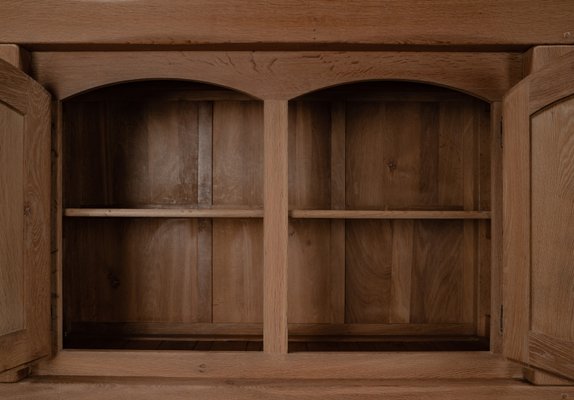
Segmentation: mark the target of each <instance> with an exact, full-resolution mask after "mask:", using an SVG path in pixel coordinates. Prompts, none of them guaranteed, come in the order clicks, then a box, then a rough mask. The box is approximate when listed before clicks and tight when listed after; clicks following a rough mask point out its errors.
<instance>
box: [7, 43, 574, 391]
mask: <svg viewBox="0 0 574 400" xmlns="http://www.w3.org/2000/svg"><path fill="white" fill-rule="evenodd" d="M523 59H526V58H525V57H524V56H523V55H522V54H521V53H478V52H477V53H471V52H458V53H443V52H428V53H425V52H420V53H400V52H376V51H373V52H289V51H285V52H264V51H263V52H241V51H240V52H230V53H225V52H202V51H198V52H185V51H183V52H175V51H174V52H171V51H170V52H122V51H119V52H81V53H80V52H77V53H76V52H35V53H33V54H32V61H31V65H32V72H31V76H32V77H33V78H34V79H32V78H31V77H30V76H27V75H26V74H24V73H23V72H22V71H20V70H18V69H17V68H15V67H13V66H11V65H9V64H8V63H7V62H3V61H2V62H1V63H0V167H1V168H0V187H1V188H2V206H1V208H0V216H1V218H2V223H1V224H0V257H1V258H0V260H1V261H2V270H0V276H1V277H2V280H1V281H0V284H1V287H0V289H1V290H0V308H1V309H3V310H8V311H7V312H5V313H3V314H2V315H1V316H0V323H1V325H0V355H1V356H2V357H0V369H1V370H2V371H5V376H7V378H6V379H9V377H12V379H17V378H19V377H21V375H19V371H21V370H22V369H23V368H28V367H29V366H34V368H35V369H34V371H35V373H37V374H40V375H100V374H103V375H107V376H110V375H112V376H146V375H152V376H165V377H170V376H174V377H188V378H191V377H211V378H214V377H215V378H217V377H228V378H238V377H243V378H253V377H261V376H265V377H284V376H288V377H303V378H319V377H334V378H344V377H346V376H348V374H349V370H352V371H353V372H352V374H353V376H356V377H360V378H365V379H368V378H376V377H378V376H381V375H384V376H388V377H389V379H390V378H393V377H395V378H405V377H408V378H436V377H448V376H452V375H454V374H457V376H462V377H466V378H473V377H492V378H496V377H512V376H515V375H516V373H517V371H519V370H520V367H519V364H516V363H514V362H511V361H506V360H507V359H508V360H512V361H518V362H519V363H522V364H524V365H527V366H528V367H530V368H531V369H530V370H528V373H529V374H530V375H529V376H530V379H531V380H532V381H536V380H537V379H539V378H536V376H548V377H550V376H552V377H553V378H552V379H558V380H564V381H567V380H568V379H574V369H573V367H572V365H573V363H574V347H573V346H574V345H573V341H574V309H573V307H574V306H573V304H574V298H573V292H572V288H573V287H574V256H573V255H572V252H571V247H572V237H573V233H574V232H572V228H571V227H572V222H573V221H571V220H572V218H574V217H573V216H572V213H573V211H572V210H573V207H572V204H573V202H574V128H573V124H572V122H571V121H572V115H571V114H572V111H571V110H572V109H573V106H572V100H571V96H572V94H573V93H574V83H572V80H571V79H569V74H570V73H571V71H572V68H574V53H568V54H566V55H564V56H562V57H557V58H555V59H552V60H551V61H549V62H548V63H547V64H546V65H544V66H536V68H534V67H533V68H534V69H537V71H536V72H532V73H531V74H530V75H528V76H526V77H524V76H523V72H522V66H523ZM532 65H534V64H532ZM511 88H512V89H511ZM46 89H47V90H48V91H50V92H51V96H52V100H53V102H52V113H51V114H50V95H48V92H47V91H46ZM506 93H507V94H506ZM505 94H506V96H505ZM503 96H504V100H503ZM50 129H51V131H52V133H51V134H50ZM50 143H51V150H52V159H51V160H52V161H51V165H50ZM50 171H51V172H52V173H51V174H50ZM50 188H51V190H50ZM50 316H51V319H50ZM104 350H106V351H104ZM164 350H180V351H176V352H173V351H164ZM185 350H191V351H185ZM413 357H417V358H418V361H417V364H416V365H415V364H413V361H412V360H413ZM461 363H463V364H471V365H461ZM154 364H157V365H161V368H157V369H154V367H153V366H154ZM533 371H534V372H533ZM346 374H347V375H346ZM536 374H539V375H536ZM545 374H548V375H545ZM548 379H550V378H548Z"/></svg>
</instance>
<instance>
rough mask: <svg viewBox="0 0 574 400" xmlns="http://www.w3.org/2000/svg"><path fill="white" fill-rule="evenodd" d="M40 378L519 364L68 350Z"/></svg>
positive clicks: (457, 373)
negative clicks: (52, 376)
mask: <svg viewBox="0 0 574 400" xmlns="http://www.w3.org/2000/svg"><path fill="white" fill-rule="evenodd" d="M36 371H37V374H39V375H48V376H49V375H59V376H62V375H64V376H94V375H99V376H107V377H111V376H122V377H138V376H139V377H143V376H154V377H165V378H202V379H205V378H213V379H221V378H223V379H282V380H285V379H303V380H306V381H308V380H313V379H347V380H348V379H363V380H365V379H376V380H380V379H381V377H384V379H386V380H391V379H412V378H416V379H441V378H442V379H454V380H462V379H504V378H506V379H510V378H513V377H515V376H517V375H519V374H520V372H521V369H520V367H519V366H516V365H513V364H511V363H508V362H507V361H504V360H503V359H501V358H498V357H496V356H493V355H492V354H490V353H488V352H447V353H444V354H441V355H437V354H436V353H435V352H428V353H424V352H412V353H406V352H395V353H384V352H383V353H378V354H377V355H376V357H374V356H373V353H368V352H365V353H360V352H355V353H328V352H327V353H304V352H302V353H293V354H289V356H288V357H271V356H269V355H268V354H264V353H259V352H249V353H246V354H242V355H241V357H238V356H237V354H233V353H225V352H178V353H177V354H176V353H173V352H161V351H145V352H134V351H117V352H106V351H90V352H86V351H72V350H67V351H63V352H61V353H60V354H59V355H58V356H57V357H56V358H55V359H54V360H53V361H52V362H50V363H42V364H40V365H39V367H38V368H37V370H36Z"/></svg>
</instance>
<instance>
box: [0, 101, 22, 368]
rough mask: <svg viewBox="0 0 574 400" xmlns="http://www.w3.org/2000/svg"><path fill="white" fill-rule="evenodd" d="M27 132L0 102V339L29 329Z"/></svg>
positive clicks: (16, 113)
mask: <svg viewBox="0 0 574 400" xmlns="http://www.w3.org/2000/svg"><path fill="white" fill-rule="evenodd" d="M25 129H26V128H25V119H24V117H23V116H22V115H20V114H19V113H18V112H16V111H15V110H13V109H11V108H10V107H8V106H7V105H5V104H4V103H1V102H0V166H1V167H2V168H0V204H1V207H0V221H1V223H0V282H2V286H1V287H0V310H2V314H1V318H0V336H2V335H7V334H10V333H13V332H17V331H21V330H24V329H25V328H26V312H25V307H26V306H25V304H26V298H25V296H26V292H25V290H26V289H25V288H26V286H27V285H26V281H25V279H26V276H25V275H24V274H25V272H26V271H25V270H24V268H23V264H24V257H25V254H24V239H25V238H24V223H25V214H24V213H23V212H22V208H23V204H24V191H23V190H22V182H24V175H25V171H24V160H25V151H26V149H25V148H24V144H25ZM1 369H3V368H1V365H0V370H1Z"/></svg>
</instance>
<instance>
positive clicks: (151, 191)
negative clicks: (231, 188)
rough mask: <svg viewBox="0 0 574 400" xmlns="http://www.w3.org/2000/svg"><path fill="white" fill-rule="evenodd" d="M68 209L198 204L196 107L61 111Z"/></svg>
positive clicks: (71, 107) (112, 105)
mask: <svg viewBox="0 0 574 400" xmlns="http://www.w3.org/2000/svg"><path fill="white" fill-rule="evenodd" d="M64 112H65V117H64V121H65V128H64V129H65V131H66V133H67V134H66V138H65V139H66V140H65V141H64V143H65V149H66V150H65V151H66V162H65V166H64V168H65V170H66V171H68V173H67V176H66V177H67V180H66V182H65V183H66V185H65V198H66V204H67V205H68V206H73V207H90V206H91V207H105V206H108V207H138V206H144V205H176V204H197V157H198V110H197V102H187V101H177V102H173V101H168V102H153V101H140V102H129V103H116V102H113V101H107V102H98V103H70V104H67V105H66V106H65V107H64Z"/></svg>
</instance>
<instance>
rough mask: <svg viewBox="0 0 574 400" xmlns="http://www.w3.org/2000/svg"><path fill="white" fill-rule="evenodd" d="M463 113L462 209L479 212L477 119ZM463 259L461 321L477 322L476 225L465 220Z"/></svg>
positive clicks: (466, 112)
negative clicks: (477, 210)
mask: <svg viewBox="0 0 574 400" xmlns="http://www.w3.org/2000/svg"><path fill="white" fill-rule="evenodd" d="M461 111H462V118H464V121H465V122H464V125H463V126H462V131H461V134H462V142H463V148H462V151H463V156H462V158H463V192H464V194H463V196H464V197H463V207H464V209H465V210H469V211H470V210H476V209H477V206H478V201H477V200H478V194H479V191H478V183H479V180H478V176H477V175H478V168H477V164H478V151H479V145H478V144H479V141H478V134H479V132H478V129H476V128H477V124H478V118H477V115H476V113H475V112H473V109H472V108H470V107H468V106H467V107H465V108H464V109H463V110H461ZM463 241H464V259H463V268H462V282H461V284H462V298H461V302H462V309H461V312H462V315H461V320H462V321H463V322H468V323H476V293H477V274H476V272H477V268H476V266H477V256H478V252H477V244H478V233H477V224H476V222H475V221H472V220H465V221H464V239H463Z"/></svg>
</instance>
